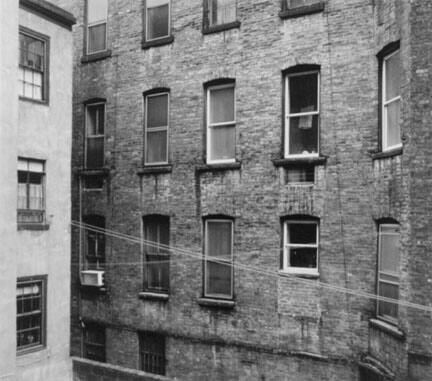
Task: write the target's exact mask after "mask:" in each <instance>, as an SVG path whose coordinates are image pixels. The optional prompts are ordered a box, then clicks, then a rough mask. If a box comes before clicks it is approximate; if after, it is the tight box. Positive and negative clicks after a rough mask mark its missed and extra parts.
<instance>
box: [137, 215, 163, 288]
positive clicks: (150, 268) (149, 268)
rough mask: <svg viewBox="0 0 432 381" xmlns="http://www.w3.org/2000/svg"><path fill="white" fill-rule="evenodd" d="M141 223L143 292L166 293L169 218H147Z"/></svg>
mask: <svg viewBox="0 0 432 381" xmlns="http://www.w3.org/2000/svg"><path fill="white" fill-rule="evenodd" d="M143 222H144V239H145V247H144V250H145V263H144V290H146V291H153V292H162V293H166V292H168V289H169V250H168V246H169V218H168V217H165V216H149V217H145V218H144V220H143Z"/></svg>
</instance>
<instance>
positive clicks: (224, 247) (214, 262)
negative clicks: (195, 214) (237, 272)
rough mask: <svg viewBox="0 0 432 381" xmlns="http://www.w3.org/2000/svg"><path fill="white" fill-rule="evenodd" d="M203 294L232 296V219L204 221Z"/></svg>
mask: <svg viewBox="0 0 432 381" xmlns="http://www.w3.org/2000/svg"><path fill="white" fill-rule="evenodd" d="M204 255H205V261H204V262H205V264H204V274H205V276H204V278H205V282H204V296H205V297H212V298H223V299H232V298H233V221H231V220H222V219H209V220H206V221H205V252H204Z"/></svg>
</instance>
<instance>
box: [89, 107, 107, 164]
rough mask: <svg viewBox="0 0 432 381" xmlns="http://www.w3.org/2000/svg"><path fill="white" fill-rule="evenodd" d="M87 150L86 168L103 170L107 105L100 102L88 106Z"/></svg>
mask: <svg viewBox="0 0 432 381" xmlns="http://www.w3.org/2000/svg"><path fill="white" fill-rule="evenodd" d="M85 124H86V149H85V167H86V168H89V169H96V168H102V167H103V166H104V161H105V153H104V141H105V103H104V102H98V103H92V104H88V105H87V106H86V123H85Z"/></svg>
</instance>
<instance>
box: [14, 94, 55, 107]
mask: <svg viewBox="0 0 432 381" xmlns="http://www.w3.org/2000/svg"><path fill="white" fill-rule="evenodd" d="M18 99H19V100H20V101H23V102H30V103H35V104H38V105H41V106H49V103H48V101H47V100H43V99H33V98H27V97H24V96H21V95H20V96H19V97H18Z"/></svg>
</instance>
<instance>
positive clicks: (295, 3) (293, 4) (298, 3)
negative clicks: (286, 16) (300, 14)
mask: <svg viewBox="0 0 432 381" xmlns="http://www.w3.org/2000/svg"><path fill="white" fill-rule="evenodd" d="M286 1H287V2H288V7H289V8H297V7H304V6H308V5H312V4H314V3H318V2H319V0H286Z"/></svg>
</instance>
